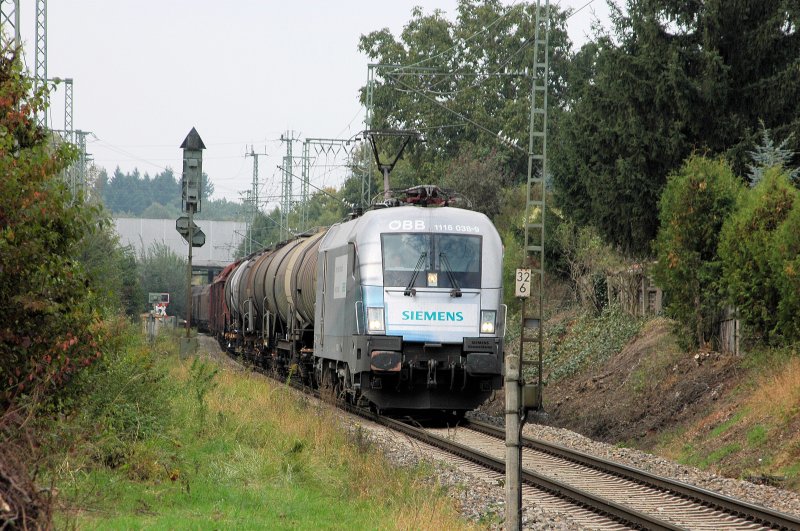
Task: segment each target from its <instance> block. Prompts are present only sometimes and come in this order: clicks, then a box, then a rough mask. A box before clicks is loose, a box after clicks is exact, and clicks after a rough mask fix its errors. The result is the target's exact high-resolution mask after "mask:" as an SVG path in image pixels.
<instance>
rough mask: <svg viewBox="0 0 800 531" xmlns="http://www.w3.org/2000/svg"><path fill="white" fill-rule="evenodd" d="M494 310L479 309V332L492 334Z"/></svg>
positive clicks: (495, 316) (494, 317) (495, 317)
mask: <svg viewBox="0 0 800 531" xmlns="http://www.w3.org/2000/svg"><path fill="white" fill-rule="evenodd" d="M496 319H497V311H496V310H481V334H494V324H495V321H496Z"/></svg>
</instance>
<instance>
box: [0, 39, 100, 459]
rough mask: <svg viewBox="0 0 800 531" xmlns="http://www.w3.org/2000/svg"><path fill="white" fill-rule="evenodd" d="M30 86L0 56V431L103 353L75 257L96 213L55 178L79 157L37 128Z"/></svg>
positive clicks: (16, 63) (36, 103)
mask: <svg viewBox="0 0 800 531" xmlns="http://www.w3.org/2000/svg"><path fill="white" fill-rule="evenodd" d="M31 85H32V80H31V79H30V78H28V77H26V76H25V75H24V74H23V71H22V66H21V61H20V58H19V55H18V52H16V51H14V50H10V49H8V48H4V49H3V50H2V51H0V132H2V134H0V175H2V178H0V360H2V361H1V362H0V424H3V423H4V422H5V421H6V420H7V417H6V415H5V414H6V413H8V411H9V410H10V409H12V408H19V407H21V406H22V405H23V404H25V405H27V406H29V407H32V408H36V407H37V406H40V405H41V404H43V403H51V404H52V403H57V402H58V400H59V399H60V398H61V397H62V396H63V391H64V389H65V387H66V385H67V383H68V382H69V381H70V380H71V379H72V377H73V376H74V375H75V374H76V373H77V372H79V371H80V370H82V369H83V368H84V367H86V366H88V365H90V364H91V363H92V362H93V361H94V360H96V359H97V358H98V357H99V356H100V355H101V354H100V347H99V345H98V342H99V341H100V337H99V333H98V332H97V314H96V312H95V309H94V308H93V306H92V299H91V297H90V296H89V292H88V290H87V285H91V280H90V278H89V277H87V275H86V272H85V270H84V268H83V267H82V265H81V263H80V261H79V252H78V251H79V245H78V244H79V242H80V241H81V239H82V238H84V237H85V236H86V235H87V234H89V233H90V232H91V231H92V230H93V220H94V217H95V215H96V213H97V210H96V209H93V208H91V207H88V206H87V205H85V204H84V202H83V199H82V197H81V196H77V197H73V196H71V194H70V192H69V188H68V187H67V186H66V184H65V183H64V182H63V181H62V180H61V179H60V177H59V173H60V172H61V171H62V170H64V169H65V168H67V167H68V166H69V165H70V164H71V163H72V162H73V161H74V160H75V159H76V156H77V151H76V149H75V147H74V146H72V145H69V144H65V143H61V142H54V140H53V137H52V136H51V134H50V133H49V132H47V131H45V130H43V129H41V128H39V127H38V126H37V125H36V113H37V112H46V109H47V100H46V88H44V87H42V88H40V89H39V90H38V91H37V92H32V89H31ZM5 436H6V433H5V432H4V431H3V430H2V429H0V437H2V438H5ZM2 444H3V443H2V442H0V446H2Z"/></svg>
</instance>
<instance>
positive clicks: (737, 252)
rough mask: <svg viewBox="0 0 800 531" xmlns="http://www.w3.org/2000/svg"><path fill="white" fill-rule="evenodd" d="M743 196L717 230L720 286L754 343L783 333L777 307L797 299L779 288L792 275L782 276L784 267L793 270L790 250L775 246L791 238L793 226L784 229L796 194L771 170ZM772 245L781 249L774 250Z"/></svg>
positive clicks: (785, 177) (798, 196)
mask: <svg viewBox="0 0 800 531" xmlns="http://www.w3.org/2000/svg"><path fill="white" fill-rule="evenodd" d="M742 197H743V199H742V200H741V202H740V205H739V207H738V209H737V212H736V213H735V214H734V215H733V216H732V217H731V218H730V220H729V221H728V222H727V223H725V226H724V227H723V228H722V235H721V237H720V245H719V256H720V258H721V260H722V282H723V284H724V286H725V294H726V295H727V298H728V301H729V302H730V304H732V305H734V306H736V307H737V308H738V311H739V315H740V317H741V319H742V320H743V322H744V324H745V325H746V326H747V328H748V329H749V330H750V332H751V333H752V337H753V339H755V340H763V341H775V340H778V339H779V338H780V337H781V336H785V334H786V333H787V331H785V330H782V329H781V326H780V324H781V321H780V318H779V315H780V314H779V308H784V309H786V308H788V306H787V305H791V302H789V301H790V300H796V295H794V294H790V293H785V292H784V291H783V290H782V283H783V282H786V281H791V280H792V279H795V278H796V277H795V276H794V275H791V276H789V275H788V274H786V267H787V266H788V268H789V272H792V270H791V267H792V258H794V257H791V256H790V253H789V251H790V250H791V247H790V246H789V245H783V246H781V244H780V243H779V242H786V240H787V239H788V240H791V239H792V237H794V238H795V239H796V234H797V232H796V230H797V226H796V225H794V226H789V227H786V228H784V225H785V224H786V221H787V219H788V218H789V213H790V212H792V210H793V209H794V208H795V207H796V206H797V203H798V202H799V201H798V199H800V192H798V191H797V189H796V188H794V187H793V186H792V185H791V184H790V182H789V176H788V173H786V172H784V171H782V170H781V169H780V168H777V167H776V168H773V169H771V170H769V171H767V172H766V173H765V174H764V177H763V179H762V180H761V181H760V182H759V183H758V184H757V185H756V186H755V187H754V188H752V189H750V190H749V191H748V192H747V193H746V194H744V195H743V196H742ZM795 219H796V218H795ZM784 231H789V232H788V233H785V232H784ZM776 246H778V247H779V248H781V249H783V251H782V252H781V251H776V250H775V248H776ZM784 253H786V254H784ZM784 264H785V265H784ZM776 266H777V267H776ZM781 266H783V267H781ZM781 269H783V273H782V272H781ZM782 277H783V278H785V279H786V280H783V281H782V280H781V278H782ZM794 318H795V319H796V315H795V316H794ZM795 329H796V327H795Z"/></svg>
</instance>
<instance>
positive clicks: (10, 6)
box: [0, 0, 21, 48]
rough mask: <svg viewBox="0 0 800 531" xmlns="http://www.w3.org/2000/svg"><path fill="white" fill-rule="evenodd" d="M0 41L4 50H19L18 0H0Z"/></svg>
mask: <svg viewBox="0 0 800 531" xmlns="http://www.w3.org/2000/svg"><path fill="white" fill-rule="evenodd" d="M0 39H2V46H3V47H4V48H5V47H7V46H11V45H13V46H14V47H16V48H19V45H20V42H21V41H20V35H19V0H0Z"/></svg>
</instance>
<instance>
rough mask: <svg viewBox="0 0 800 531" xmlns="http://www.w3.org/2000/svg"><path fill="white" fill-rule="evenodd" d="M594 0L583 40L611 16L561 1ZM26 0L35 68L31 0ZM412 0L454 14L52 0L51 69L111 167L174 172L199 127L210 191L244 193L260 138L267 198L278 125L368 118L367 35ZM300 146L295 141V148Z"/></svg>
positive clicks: (577, 25) (58, 119)
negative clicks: (362, 99)
mask: <svg viewBox="0 0 800 531" xmlns="http://www.w3.org/2000/svg"><path fill="white" fill-rule="evenodd" d="M504 3H506V4H512V3H516V2H513V1H511V0H505V1H504ZM558 3H559V2H555V1H554V2H553V4H554V5H555V4H558ZM587 3H589V4H590V5H588V6H587V7H584V8H583V9H581V10H580V11H579V12H578V13H577V14H576V15H574V16H573V17H572V18H571V19H570V20H569V21H568V23H569V32H570V37H571V38H572V40H573V42H574V43H575V44H576V45H578V46H579V45H580V44H581V43H583V42H585V40H586V36H587V35H588V33H589V28H590V22H591V20H592V18H593V17H595V16H596V17H599V18H600V19H602V20H605V19H606V17H607V7H606V3H605V0H594V1H593V2H590V0H562V1H561V2H560V5H561V6H562V7H573V8H575V9H579V8H581V7H582V6H585V5H586V4H587ZM21 4H23V5H22V7H21V12H20V15H21V19H22V22H21V28H22V37H23V43H24V46H25V49H26V62H27V64H28V65H29V67H30V68H32V67H33V64H34V21H35V11H34V2H33V0H22V1H21ZM415 5H420V6H422V7H423V9H424V11H425V12H426V13H430V12H432V11H433V10H434V9H441V10H443V11H444V12H445V13H446V15H447V16H448V17H449V18H451V19H454V18H455V13H456V11H455V8H456V5H457V0H392V1H379V2H378V1H374V0H341V1H339V2H331V1H323V0H294V1H291V2H290V1H272V0H262V1H256V0H252V1H248V0H230V1H228V2H220V1H219V0H216V1H210V0H113V1H110V0H56V1H53V0H51V1H50V2H48V6H47V9H48V13H47V14H48V20H47V22H48V27H47V46H48V59H47V74H48V77H50V78H54V77H62V78H73V88H74V111H73V117H74V118H73V125H74V128H75V129H81V130H84V131H91V132H92V133H93V135H91V136H89V137H88V141H89V142H88V151H89V152H90V154H91V156H92V157H93V158H94V161H95V163H96V164H97V165H98V166H100V167H104V168H106V169H107V170H108V172H109V174H111V173H112V172H113V171H114V169H115V168H116V167H120V168H121V169H122V170H123V171H125V172H128V171H132V170H133V169H134V168H138V169H139V171H140V172H141V173H145V172H146V173H149V174H150V175H151V176H152V175H154V174H156V173H159V172H161V171H162V170H163V169H164V168H166V167H171V168H172V169H173V170H174V171H175V173H176V176H178V177H179V176H180V171H181V150H180V149H179V147H178V146H179V145H180V144H181V142H182V141H183V139H184V138H185V136H186V134H187V133H188V132H189V130H190V129H191V128H192V127H196V128H197V131H198V132H199V133H200V136H201V137H202V139H203V141H204V142H205V145H206V148H207V149H206V150H205V151H204V153H203V170H204V171H205V172H206V173H207V174H208V175H209V176H210V178H211V180H212V182H213V183H214V186H215V194H214V196H215V197H217V198H219V197H226V198H228V199H231V200H237V199H239V198H240V197H241V192H242V191H244V190H247V189H249V188H250V186H251V181H252V174H253V159H252V157H248V158H245V157H244V153H245V150H246V149H249V146H251V145H253V146H254V148H255V151H256V152H260V153H264V152H266V153H267V156H266V157H260V158H259V177H260V181H261V183H262V185H261V192H260V195H261V197H262V198H263V197H270V196H275V195H277V194H278V193H279V189H280V177H279V175H278V170H277V166H278V165H280V163H281V157H283V155H284V154H285V151H286V145H285V144H282V143H281V142H280V137H281V134H285V133H286V132H287V131H294V135H295V137H296V138H300V139H303V138H314V137H316V138H319V137H322V138H347V137H351V136H353V135H355V134H356V133H357V132H358V131H360V130H362V129H363V128H364V124H363V119H364V112H363V109H362V108H361V106H360V105H359V103H358V90H359V87H361V86H363V85H364V84H365V83H366V76H367V63H368V59H367V57H366V56H364V55H362V54H361V53H359V51H358V49H357V46H358V39H359V36H360V35H362V34H366V33H368V32H370V31H373V30H377V29H380V28H384V27H388V28H389V29H390V30H391V31H392V33H394V34H395V35H397V34H399V33H400V31H401V30H402V27H403V25H404V24H405V23H406V22H407V21H408V20H409V18H410V15H411V9H412V7H413V6H415ZM50 116H51V127H52V128H53V129H61V128H63V127H64V94H63V89H62V90H61V91H59V92H57V93H56V94H54V95H53V104H52V109H51V113H50ZM301 148H302V144H301V143H300V142H297V143H295V144H294V153H295V155H299V154H300V153H301ZM341 162H342V158H341V157H339V158H337V157H334V156H329V157H327V158H326V157H324V156H322V155H320V156H318V157H317V161H316V165H315V168H314V169H313V171H312V176H313V180H312V183H313V184H316V185H318V186H321V185H328V186H337V185H338V184H340V182H339V181H340V180H341V175H342V174H341V171H336V169H335V168H334V167H335V166H336V165H337V164H340V163H341ZM296 173H298V174H299V173H300V172H299V170H297V171H296ZM298 189H299V184H296V185H295V190H298ZM295 193H297V192H295Z"/></svg>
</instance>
